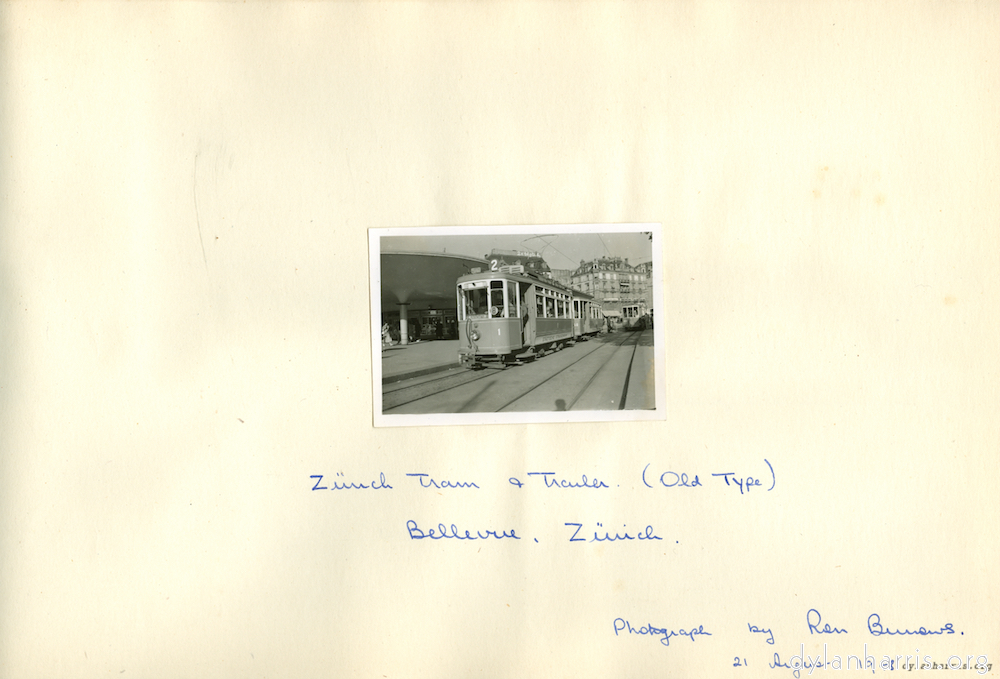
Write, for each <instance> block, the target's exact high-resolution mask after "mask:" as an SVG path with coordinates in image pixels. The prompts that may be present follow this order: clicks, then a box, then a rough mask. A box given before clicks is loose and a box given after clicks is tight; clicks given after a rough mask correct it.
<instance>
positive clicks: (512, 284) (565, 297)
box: [456, 266, 603, 368]
mask: <svg viewBox="0 0 1000 679" xmlns="http://www.w3.org/2000/svg"><path fill="white" fill-rule="evenodd" d="M456 294H457V297H458V338H459V350H458V353H459V358H460V361H461V364H462V365H464V366H466V367H469V368H479V367H484V366H485V365H486V364H497V365H499V366H501V367H503V366H506V365H508V364H511V363H516V362H517V356H518V355H519V354H529V355H538V354H541V353H543V352H545V351H546V350H548V349H558V348H561V347H562V345H563V344H565V343H567V342H571V341H574V340H575V338H577V337H580V336H582V335H586V334H593V333H595V332H598V331H599V330H600V327H599V323H600V322H602V321H603V317H601V318H598V317H592V315H593V314H595V313H596V314H598V316H600V305H597V304H595V303H594V300H593V298H592V297H590V296H589V295H584V294H583V293H580V292H577V291H574V290H572V289H571V288H567V287H566V286H564V285H562V284H560V283H557V282H556V281H553V280H550V279H545V278H541V277H539V276H535V275H534V274H529V273H525V272H524V267H522V266H511V267H501V268H500V269H499V270H498V271H488V272H483V273H470V274H467V275H465V276H462V277H461V278H459V279H458V282H457V289H456ZM588 298H589V299H588ZM577 314H580V316H579V317H578V316H577ZM583 314H586V318H584V316H583Z"/></svg>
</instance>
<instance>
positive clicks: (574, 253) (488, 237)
mask: <svg viewBox="0 0 1000 679" xmlns="http://www.w3.org/2000/svg"><path fill="white" fill-rule="evenodd" d="M493 248H499V249H503V250H523V251H528V250H530V251H534V252H538V253H540V254H541V255H542V257H543V258H544V259H545V261H546V263H547V264H548V265H549V267H551V268H553V269H575V268H576V267H577V266H579V265H580V260H587V261H590V260H592V259H595V258H597V257H609V256H614V257H626V258H628V260H629V263H630V264H638V263H640V262H648V261H650V260H651V259H652V258H653V255H652V252H653V250H652V243H651V242H650V240H649V236H648V235H647V234H646V233H642V232H635V231H633V232H627V233H607V232H600V233H597V232H591V233H580V232H577V233H551V232H549V231H538V232H536V233H528V234H525V233H519V234H476V235H458V236H439V235H427V236H387V237H386V236H384V237H383V238H382V250H383V251H405V252H447V253H449V254H456V255H468V256H470V257H483V256H484V255H486V254H487V253H489V252H490V251H491V250H492V249H493Z"/></svg>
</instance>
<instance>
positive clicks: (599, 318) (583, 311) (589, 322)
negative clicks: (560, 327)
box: [573, 290, 604, 338]
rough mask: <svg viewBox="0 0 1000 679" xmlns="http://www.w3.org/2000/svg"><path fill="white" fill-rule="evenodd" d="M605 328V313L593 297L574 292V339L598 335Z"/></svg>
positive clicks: (577, 291)
mask: <svg viewBox="0 0 1000 679" xmlns="http://www.w3.org/2000/svg"><path fill="white" fill-rule="evenodd" d="M603 328H604V312H603V311H602V308H601V304H600V302H598V301H597V300H595V299H594V297H593V296H592V295H588V294H587V293H585V292H580V291H579V290H573V337H576V338H580V337H586V336H588V335H596V334H597V333H599V332H600V331H601V330H602V329H603Z"/></svg>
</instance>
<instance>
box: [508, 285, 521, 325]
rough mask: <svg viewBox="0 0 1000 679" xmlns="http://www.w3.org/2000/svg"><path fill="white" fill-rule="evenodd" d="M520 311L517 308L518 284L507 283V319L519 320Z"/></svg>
mask: <svg viewBox="0 0 1000 679" xmlns="http://www.w3.org/2000/svg"><path fill="white" fill-rule="evenodd" d="M519 315H520V311H519V309H518V307H517V283H516V282H514V281H507V318H517V317H518V316H519Z"/></svg>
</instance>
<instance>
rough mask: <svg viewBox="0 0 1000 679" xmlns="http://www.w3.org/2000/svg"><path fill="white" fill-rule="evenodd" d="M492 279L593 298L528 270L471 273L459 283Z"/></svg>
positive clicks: (460, 279)
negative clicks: (545, 287)
mask: <svg viewBox="0 0 1000 679" xmlns="http://www.w3.org/2000/svg"><path fill="white" fill-rule="evenodd" d="M492 280H504V281H522V282H524V283H529V284H531V285H535V284H541V285H544V286H547V287H550V288H555V289H556V290H561V291H564V292H568V293H571V294H572V295H573V296H575V297H581V298H586V299H593V296H592V295H588V294H587V293H585V292H581V291H579V290H576V289H574V288H570V287H567V286H565V285H563V284H562V283H560V282H559V281H557V280H553V279H552V278H545V277H544V276H538V275H536V274H533V273H529V272H527V271H525V272H523V273H514V272H510V271H483V272H481V273H469V274H466V275H464V276H462V277H460V278H459V279H458V281H457V282H458V283H462V282H465V281H492Z"/></svg>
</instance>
